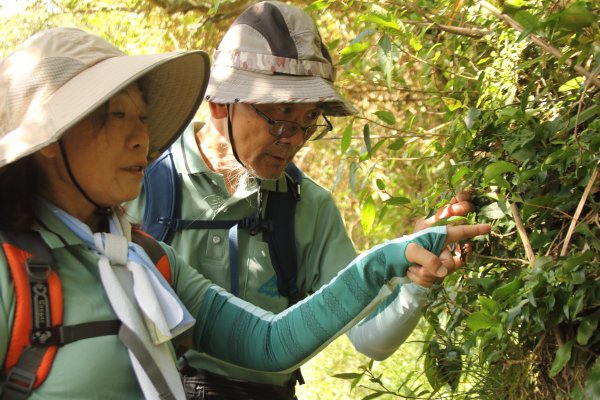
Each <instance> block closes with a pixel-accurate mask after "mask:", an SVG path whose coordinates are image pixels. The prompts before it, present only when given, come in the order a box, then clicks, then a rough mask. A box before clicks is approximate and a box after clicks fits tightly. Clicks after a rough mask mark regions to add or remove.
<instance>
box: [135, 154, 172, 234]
mask: <svg viewBox="0 0 600 400" xmlns="http://www.w3.org/2000/svg"><path fill="white" fill-rule="evenodd" d="M143 187H144V192H145V196H146V205H145V209H144V220H143V223H142V225H143V229H144V231H146V232H148V233H149V234H150V235H151V236H152V237H154V238H156V240H160V241H162V242H165V243H170V242H171V240H172V239H173V234H174V233H175V231H176V230H177V229H178V228H177V227H176V226H175V223H174V222H173V221H176V220H177V219H178V218H179V217H180V215H181V201H180V196H181V183H180V181H179V174H178V173H177V170H176V169H175V161H174V159H173V153H172V150H171V148H170V147H169V148H168V149H167V150H166V151H165V152H164V153H163V154H161V155H160V157H158V159H156V160H155V161H154V162H153V163H152V164H151V165H150V166H149V167H148V168H147V169H146V171H145V173H144V183H143Z"/></svg>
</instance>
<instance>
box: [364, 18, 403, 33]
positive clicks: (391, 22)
mask: <svg viewBox="0 0 600 400" xmlns="http://www.w3.org/2000/svg"><path fill="white" fill-rule="evenodd" d="M358 20H359V21H361V22H362V21H366V22H373V23H374V24H376V25H379V26H381V27H384V28H391V29H394V30H398V29H399V28H400V27H399V26H398V22H397V21H396V19H395V18H394V17H393V16H391V15H389V16H388V18H387V19H385V18H383V17H382V16H380V15H377V14H366V15H364V14H363V15H361V16H360V17H359V19H358Z"/></svg>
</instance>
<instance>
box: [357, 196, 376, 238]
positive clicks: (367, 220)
mask: <svg viewBox="0 0 600 400" xmlns="http://www.w3.org/2000/svg"><path fill="white" fill-rule="evenodd" d="M360 221H361V224H362V228H363V232H364V233H365V234H367V233H369V232H370V231H371V228H373V223H374V222H375V202H373V198H371V196H369V197H367V199H366V200H365V202H364V204H363V205H362V209H361V210H360Z"/></svg>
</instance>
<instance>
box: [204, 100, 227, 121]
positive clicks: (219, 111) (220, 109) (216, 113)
mask: <svg viewBox="0 0 600 400" xmlns="http://www.w3.org/2000/svg"><path fill="white" fill-rule="evenodd" d="M208 108H209V109H210V116H211V117H213V118H214V119H222V118H225V117H227V104H217V103H213V102H209V103H208Z"/></svg>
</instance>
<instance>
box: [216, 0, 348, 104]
mask: <svg viewBox="0 0 600 400" xmlns="http://www.w3.org/2000/svg"><path fill="white" fill-rule="evenodd" d="M334 81H335V71H334V68H333V64H332V60H331V56H330V55H329V53H328V51H327V48H326V47H325V45H324V44H323V42H322V41H321V37H320V35H319V31H318V30H317V27H316V26H315V23H314V21H313V20H312V19H311V17H310V16H309V15H308V14H307V13H306V12H304V11H303V10H302V9H300V8H298V7H295V6H290V5H287V4H284V3H281V2H278V1H264V2H261V3H257V4H254V5H252V6H250V7H248V8H247V9H246V10H245V11H244V12H243V13H242V14H240V16H239V17H238V18H237V19H236V20H235V21H234V23H233V24H232V26H231V27H230V28H229V30H228V31H227V32H226V33H225V35H224V37H223V39H222V40H221V43H220V44H219V47H218V48H217V50H216V51H215V53H214V56H213V66H212V71H211V78H210V82H209V85H208V89H207V91H206V97H205V98H206V100H208V101H211V102H213V103H218V104H234V103H253V104H261V103H262V104H265V103H320V104H321V106H322V108H323V109H324V112H325V114H327V115H338V116H341V115H351V114H355V113H356V109H355V108H354V107H353V106H352V104H351V103H350V102H349V101H348V100H347V99H345V98H344V97H343V96H342V95H341V94H340V93H339V91H338V90H337V89H336V88H335V86H334V85H333V82H334Z"/></svg>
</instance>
